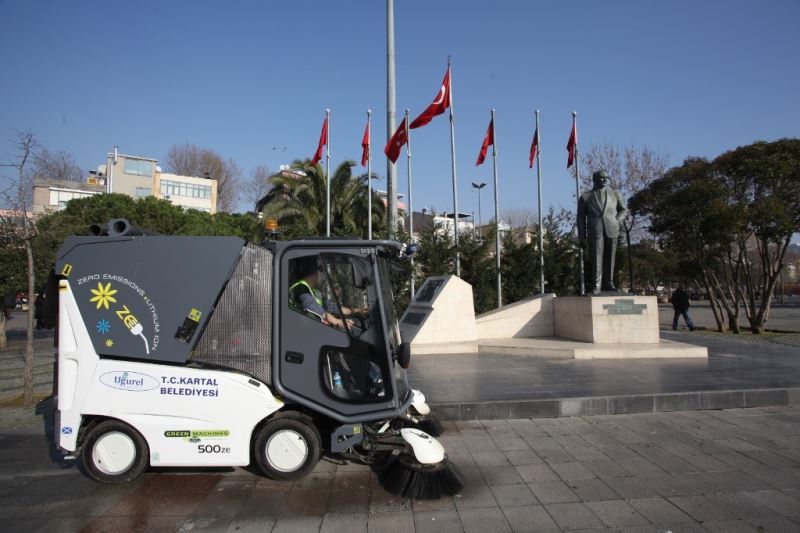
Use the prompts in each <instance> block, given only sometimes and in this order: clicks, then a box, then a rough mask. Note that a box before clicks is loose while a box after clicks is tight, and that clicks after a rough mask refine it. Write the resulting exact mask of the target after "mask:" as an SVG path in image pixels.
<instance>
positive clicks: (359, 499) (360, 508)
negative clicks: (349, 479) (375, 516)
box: [326, 488, 369, 515]
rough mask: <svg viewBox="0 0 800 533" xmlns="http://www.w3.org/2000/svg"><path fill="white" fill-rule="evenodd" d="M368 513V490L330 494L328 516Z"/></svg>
mask: <svg viewBox="0 0 800 533" xmlns="http://www.w3.org/2000/svg"><path fill="white" fill-rule="evenodd" d="M367 512H369V490H367V489H362V488H351V489H348V490H335V491H333V492H331V495H330V499H329V500H328V510H327V513H326V515H328V514H348V515H352V514H359V513H360V514H366V513H367Z"/></svg>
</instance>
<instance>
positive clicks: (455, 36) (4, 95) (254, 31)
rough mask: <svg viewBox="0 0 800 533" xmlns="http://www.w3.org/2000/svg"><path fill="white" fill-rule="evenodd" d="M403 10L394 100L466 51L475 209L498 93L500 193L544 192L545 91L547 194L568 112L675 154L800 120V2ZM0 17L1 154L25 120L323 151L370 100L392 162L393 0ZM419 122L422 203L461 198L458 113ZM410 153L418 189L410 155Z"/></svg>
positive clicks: (80, 145) (463, 102)
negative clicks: (535, 149)
mask: <svg viewBox="0 0 800 533" xmlns="http://www.w3.org/2000/svg"><path fill="white" fill-rule="evenodd" d="M395 17H396V61H397V107H398V114H400V113H402V111H403V110H404V109H405V108H407V107H408V108H410V109H411V114H412V115H413V116H416V115H417V114H418V113H420V112H421V111H422V110H423V109H424V108H425V107H426V106H427V105H428V104H429V103H430V102H431V100H432V98H433V97H434V95H435V94H436V91H437V90H438V87H439V84H440V83H441V80H442V77H443V75H444V72H445V68H446V62H447V56H448V54H449V55H452V56H453V58H454V64H453V91H454V99H455V112H456V143H457V155H458V158H457V168H458V177H459V203H460V205H459V207H460V208H461V210H462V211H467V212H469V211H474V210H476V209H477V198H476V196H475V194H474V192H472V191H471V190H470V189H471V188H470V182H471V181H476V180H481V181H487V182H489V183H490V184H491V159H487V162H486V163H485V164H484V165H483V166H482V167H480V168H476V167H475V158H476V156H477V153H478V150H479V148H480V144H481V141H482V139H483V135H484V133H485V131H486V126H487V123H488V120H489V110H490V108H492V107H494V108H495V109H496V110H497V124H496V136H497V142H498V149H499V159H498V167H499V175H500V203H501V210H504V209H508V208H516V209H525V208H529V209H532V210H535V206H536V182H535V178H536V175H535V172H534V171H533V170H530V169H529V168H528V161H527V158H528V149H529V146H530V140H531V136H532V133H533V110H534V109H535V108H539V109H540V110H541V112H542V115H541V123H542V132H541V135H542V171H543V180H544V204H545V205H550V204H553V205H556V206H568V205H571V202H572V194H573V192H574V182H573V181H571V180H570V175H569V174H568V172H567V170H566V168H565V166H566V165H565V163H566V150H565V144H566V141H567V137H568V135H569V130H570V126H571V116H570V113H571V111H572V110H577V111H578V120H579V123H578V127H579V141H580V145H581V146H582V147H588V146H589V145H590V144H591V143H595V142H603V141H611V142H618V143H620V144H623V145H625V144H630V143H634V144H637V145H640V144H647V145H648V146H650V147H651V148H653V149H656V150H659V151H664V152H668V153H669V154H670V155H671V160H672V163H674V164H679V163H680V162H681V161H682V160H683V159H684V158H685V157H687V156H690V155H699V156H706V157H714V156H716V155H718V154H719V153H721V152H723V151H725V150H728V149H731V148H734V147H736V146H739V145H743V144H748V143H750V142H753V141H754V140H757V139H765V140H774V139H778V138H781V137H792V136H797V135H798V124H800V105H798V99H797V87H798V86H799V85H800V83H798V81H800V80H799V79H798V78H800V69H798V68H797V65H798V63H797V62H798V58H800V32H798V31H797V21H798V20H800V2H798V1H796V0H792V1H790V0H785V1H778V0H775V1H765V2H753V1H749V2H743V1H736V0H734V1H707V2H697V1H692V2H690V1H673V2H655V1H641V0H640V1H614V2H594V1H575V2H554V1H553V2H529V1H522V0H520V1H510V0H509V1H502V0H497V1H495V2H478V1H472V0H468V1H467V0H442V1H437V2H430V1H425V0H396V2H395ZM0 24H1V26H0V28H1V29H0V72H2V73H3V74H2V82H0V159H2V160H3V162H5V161H7V160H9V159H10V158H12V157H13V155H14V154H13V146H12V145H11V143H10V142H9V140H10V139H11V138H12V137H13V135H14V132H15V131H16V130H31V131H33V132H34V133H35V134H36V135H37V136H38V138H39V139H40V141H41V143H42V144H43V145H45V146H46V147H47V148H49V149H51V150H66V151H68V152H70V153H72V154H73V155H74V156H75V158H76V159H77V162H78V163H79V165H81V166H82V167H83V168H85V169H90V168H94V167H96V166H97V165H98V164H100V163H102V162H103V161H104V155H105V153H106V152H107V151H109V150H111V148H112V146H113V145H118V146H119V147H120V150H121V151H122V152H123V153H129V154H139V155H145V156H149V157H155V158H157V159H163V158H164V157H165V155H166V153H167V150H168V149H169V147H170V146H171V145H173V144H180V143H194V144H197V145H199V146H202V147H207V148H211V149H214V150H216V151H218V152H219V153H220V154H222V155H223V156H225V157H232V158H234V159H235V160H236V161H237V162H238V163H239V165H240V166H241V167H242V169H243V171H244V173H245V174H249V172H250V170H251V169H252V168H253V167H255V166H256V165H258V164H266V165H268V166H269V167H270V168H272V169H277V167H278V166H279V165H280V164H283V163H289V162H290V161H291V160H292V159H294V158H298V157H310V156H311V155H312V154H313V152H314V150H315V148H316V142H317V139H318V136H319V130H320V126H321V123H322V119H323V116H324V110H325V108H330V109H331V110H332V118H331V152H332V162H333V164H336V163H339V162H341V161H342V160H344V159H347V158H349V159H357V160H358V159H360V140H361V135H362V133H363V128H364V123H365V120H366V115H365V110H366V108H368V107H369V108H372V109H373V132H374V133H373V146H374V149H373V154H374V160H373V165H374V169H375V170H376V171H377V172H380V173H381V174H385V168H386V165H385V161H386V160H385V158H384V157H383V145H384V143H385V139H386V137H385V135H386V126H385V123H386V85H385V83H386V70H385V69H386V67H385V46H386V45H385V2H384V1H382V0H340V1H337V2H322V1H310V0H293V1H291V2H278V1H271V2H266V1H249V2H248V1H237V2H221V1H218V2H200V1H192V2H189V1H175V2H156V1H145V0H143V1H137V2H130V1H115V0H109V1H102V2H101V1H83V2H75V1H73V2H69V1H42V0H30V1H22V0H15V1H9V0H0ZM398 122H399V120H398ZM412 135H413V136H412V143H413V146H412V147H413V154H414V159H413V169H414V206H415V208H421V207H423V206H427V207H434V208H436V209H438V210H445V209H448V210H449V209H452V193H451V182H450V152H449V143H450V140H449V126H448V121H447V119H446V116H441V117H437V118H436V119H434V121H433V122H432V123H431V124H430V125H428V126H426V127H424V128H422V129H419V130H414V132H413V134H412ZM284 148H285V151H284ZM398 162H399V165H398V177H399V191H400V192H405V190H406V169H405V154H403V155H402V156H401V158H400V159H399V160H398ZM385 185H386V184H385V181H381V182H379V183H378V184H377V186H378V187H380V188H385ZM491 194H492V190H491V185H489V186H488V187H487V188H486V189H484V193H483V215H484V220H485V219H487V218H488V216H489V215H490V213H489V210H490V207H489V206H491ZM242 207H244V206H242Z"/></svg>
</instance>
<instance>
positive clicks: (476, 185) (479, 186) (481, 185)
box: [472, 181, 486, 237]
mask: <svg viewBox="0 0 800 533" xmlns="http://www.w3.org/2000/svg"><path fill="white" fill-rule="evenodd" d="M484 187H486V182H483V181H482V182H480V183H475V182H474V181H473V182H472V188H473V189H478V236H479V237H482V235H481V225H482V222H481V189H483V188H484Z"/></svg>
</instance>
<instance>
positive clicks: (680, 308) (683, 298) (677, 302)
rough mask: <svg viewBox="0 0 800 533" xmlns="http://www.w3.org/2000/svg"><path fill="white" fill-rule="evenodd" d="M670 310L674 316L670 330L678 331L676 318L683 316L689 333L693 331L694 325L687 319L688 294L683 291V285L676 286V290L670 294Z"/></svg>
mask: <svg viewBox="0 0 800 533" xmlns="http://www.w3.org/2000/svg"><path fill="white" fill-rule="evenodd" d="M672 309H673V310H674V311H675V316H673V318H672V329H673V330H676V329H678V317H679V316H681V315H683V319H684V320H685V321H686V325H687V326H688V327H689V331H694V323H692V319H691V318H689V293H688V292H686V291H685V290H684V289H683V285H678V289H677V290H676V291H675V292H673V293H672Z"/></svg>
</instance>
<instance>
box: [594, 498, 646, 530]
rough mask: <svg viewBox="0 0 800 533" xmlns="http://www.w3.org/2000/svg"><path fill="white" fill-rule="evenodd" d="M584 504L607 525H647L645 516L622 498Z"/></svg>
mask: <svg viewBox="0 0 800 533" xmlns="http://www.w3.org/2000/svg"><path fill="white" fill-rule="evenodd" d="M586 505H587V506H588V507H589V509H591V510H592V511H593V512H594V514H596V515H597V516H598V517H599V518H600V520H602V521H603V523H604V524H605V525H607V526H608V527H622V526H637V525H647V524H648V521H647V519H646V518H645V517H643V516H642V515H640V514H639V513H637V512H636V509H634V508H633V507H631V506H630V505H629V504H628V503H627V502H625V501H624V500H608V501H602V502H600V501H594V502H587V503H586Z"/></svg>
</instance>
